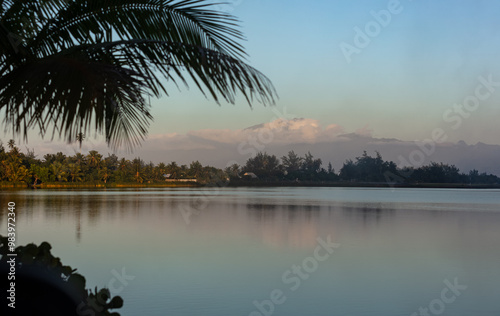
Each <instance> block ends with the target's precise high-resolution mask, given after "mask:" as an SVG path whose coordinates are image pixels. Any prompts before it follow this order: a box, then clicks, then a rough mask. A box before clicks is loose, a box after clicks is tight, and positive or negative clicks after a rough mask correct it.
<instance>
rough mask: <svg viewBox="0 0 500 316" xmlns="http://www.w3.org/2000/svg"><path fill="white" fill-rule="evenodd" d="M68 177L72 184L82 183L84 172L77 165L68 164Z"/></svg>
mask: <svg viewBox="0 0 500 316" xmlns="http://www.w3.org/2000/svg"><path fill="white" fill-rule="evenodd" d="M67 170H68V176H69V178H70V179H71V182H75V181H78V182H81V181H82V179H83V178H82V177H83V173H82V170H81V169H80V166H79V165H78V164H76V163H70V164H68V169H67Z"/></svg>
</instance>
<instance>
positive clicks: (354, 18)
mask: <svg viewBox="0 0 500 316" xmlns="http://www.w3.org/2000/svg"><path fill="white" fill-rule="evenodd" d="M210 2H213V3H215V2H218V1H210ZM217 9H220V10H223V11H226V12H230V13H231V14H233V15H235V16H236V17H237V18H238V19H239V20H240V21H241V30H242V31H243V33H244V34H245V35H246V38H247V40H246V41H245V42H244V43H243V44H244V46H245V48H246V50H247V52H248V54H249V57H248V62H249V63H250V64H251V65H252V66H254V67H256V68H257V69H259V70H260V71H262V72H263V73H264V74H265V75H267V76H268V77H269V78H270V79H271V80H272V82H273V83H274V85H275V87H276V89H277V91H278V94H279V100H278V101H277V103H276V105H275V106H274V107H269V106H268V107H265V106H263V105H261V104H259V103H255V104H253V105H252V107H250V106H249V105H248V103H246V101H245V100H244V98H243V97H240V98H239V99H238V100H237V102H236V104H235V105H232V104H227V103H221V104H220V105H217V104H216V102H215V101H214V100H212V99H210V98H206V97H204V96H203V95H202V94H201V93H200V92H199V91H198V90H197V89H196V88H195V87H194V86H193V87H191V88H190V89H187V88H185V87H180V91H179V90H178V89H177V88H176V87H174V86H172V87H170V90H169V95H168V96H165V95H164V96H162V97H161V98H159V99H155V100H152V109H151V112H152V114H153V117H154V122H153V124H152V125H151V128H150V130H149V132H150V139H149V140H146V142H145V143H144V148H143V149H139V150H137V151H136V152H135V153H134V155H135V156H137V155H142V154H145V155H146V154H147V153H146V152H145V150H146V149H147V148H149V147H151V146H149V147H148V142H151V140H158V139H163V138H176V137H177V138H178V141H179V142H182V140H183V139H185V137H186V135H187V136H189V135H191V136H192V135H197V136H198V137H202V138H203V137H204V135H214V134H215V135H219V136H218V139H219V140H221V139H224V137H226V138H228V139H231V137H232V136H231V135H235V134H238V133H241V131H242V130H245V128H248V127H251V126H255V125H259V124H265V123H269V122H273V121H276V120H277V119H290V118H303V119H304V120H303V121H301V123H300V124H299V125H300V126H299V125H297V126H295V127H294V128H297V129H299V130H301V131H302V132H303V133H305V134H307V133H309V138H308V141H310V142H315V141H318V142H319V141H320V139H318V140H316V139H315V137H320V138H321V137H323V138H321V140H323V141H324V134H325V133H329V132H331V135H334V136H335V135H341V134H342V133H346V134H347V133H358V134H362V135H369V136H371V137H374V138H397V139H400V140H403V141H415V140H424V139H427V138H429V137H431V136H432V133H433V131H434V130H435V129H436V128H441V129H443V130H444V131H445V132H446V135H447V136H448V137H447V140H448V141H450V142H458V141H461V140H463V141H465V142H466V143H467V144H476V143H478V142H483V143H488V144H495V145H500V138H499V137H498V135H500V124H498V122H497V121H498V118H500V60H499V56H500V20H499V19H498V14H499V13H500V2H499V1H495V0H489V1H488V0H483V1H481V0H468V1H451V0H401V1H397V0H356V1H354V0H351V1H348V0H342V1H341V0H315V1H306V0H286V1H285V0H228V1H227V4H225V5H217ZM496 82H498V83H496ZM476 101H477V102H476ZM464 102H465V103H464ZM467 102H468V103H467ZM464 105H465V106H464ZM308 124H309V125H308ZM314 130H319V131H320V132H318V133H316V134H315V133H314V132H311V131H314ZM305 134H304V135H305ZM9 136H10V135H4V137H3V139H7V138H9ZM88 136H90V137H88V138H87V144H86V146H87V147H88V148H90V147H92V146H100V144H101V140H100V139H99V138H97V139H94V138H93V137H92V135H88ZM207 137H209V136H207ZM210 137H211V136H210ZM224 141H225V140H224ZM302 141H303V140H302ZM238 142H240V143H241V139H239V140H236V139H235V140H234V144H235V148H236V147H237V145H238ZM290 143H293V139H291V140H290ZM20 144H21V146H22V147H24V146H27V147H30V148H35V150H38V151H41V152H42V153H43V152H44V151H51V150H52V149H55V148H57V149H59V148H61V146H62V145H61V144H63V143H62V142H59V141H58V140H57V139H56V140H54V141H51V140H50V137H49V138H46V139H45V140H43V141H41V140H40V139H39V137H38V136H37V135H36V132H33V133H32V134H31V135H30V140H29V142H28V144H24V143H23V142H20ZM169 144H170V143H163V144H157V146H160V149H161V146H168V145H169ZM266 145H267V146H268V147H269V146H272V142H271V143H269V144H266ZM65 146H67V148H68V149H71V150H74V148H75V146H74V145H71V146H69V145H65ZM51 148H52V149H51ZM259 148H260V147H259ZM168 149H169V148H165V150H168ZM191 149H193V148H190V147H189V146H188V144H186V145H185V146H184V149H183V150H185V157H186V158H185V159H186V160H189V161H191V160H196V159H198V157H192V156H190V155H193V152H190V150H191ZM264 149H266V148H264ZM179 150H180V149H179ZM109 151H111V150H109ZM149 157H152V158H151V159H152V160H156V161H159V160H162V159H163V158H164V157H161V156H154V155H149ZM221 159H222V158H221ZM167 160H168V159H167Z"/></svg>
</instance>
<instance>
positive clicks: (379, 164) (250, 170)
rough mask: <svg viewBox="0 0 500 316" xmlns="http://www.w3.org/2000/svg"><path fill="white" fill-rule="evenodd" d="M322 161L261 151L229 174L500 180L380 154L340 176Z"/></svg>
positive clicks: (351, 164)
mask: <svg viewBox="0 0 500 316" xmlns="http://www.w3.org/2000/svg"><path fill="white" fill-rule="evenodd" d="M322 165H323V164H322V161H321V159H319V158H314V156H313V155H312V154H311V153H310V152H308V153H307V154H306V155H305V156H304V157H300V156H299V155H297V154H296V153H295V152H294V151H290V152H289V153H288V154H287V155H285V156H283V157H281V159H279V158H278V157H276V156H275V155H269V154H267V153H265V152H264V153H263V152H260V153H258V154H257V155H256V156H255V157H253V158H250V159H248V161H247V162H246V164H245V165H244V166H242V167H241V169H240V171H241V173H237V171H238V168H237V166H233V167H232V168H231V169H230V170H226V172H227V173H228V174H229V175H230V176H231V177H233V178H237V177H238V176H239V175H240V174H243V175H245V174H246V177H247V178H252V177H253V175H255V176H257V177H258V178H260V179H264V180H271V181H279V180H287V181H324V182H357V183H403V184H404V183H407V184H418V183H450V184H452V183H456V184H458V183H463V184H499V183H500V178H499V177H497V176H496V175H493V174H487V173H484V172H483V173H479V171H477V170H471V171H470V172H469V173H462V172H460V170H459V169H458V168H457V167H456V166H455V165H449V164H445V163H436V162H431V163H430V164H428V165H424V166H421V167H402V168H399V167H398V166H397V165H396V163H394V162H393V161H385V160H383V159H382V156H381V155H380V153H379V152H376V155H375V157H372V156H370V155H368V154H367V152H366V151H364V152H363V154H362V155H361V156H359V157H356V158H355V159H354V160H352V159H349V160H347V161H345V162H344V164H343V166H342V168H341V169H340V170H339V172H338V173H336V172H335V170H334V169H333V168H332V164H331V162H329V163H328V165H327V167H326V169H325V168H324V167H322Z"/></svg>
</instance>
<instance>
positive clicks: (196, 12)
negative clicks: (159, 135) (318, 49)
mask: <svg viewBox="0 0 500 316" xmlns="http://www.w3.org/2000/svg"><path fill="white" fill-rule="evenodd" d="M211 6H213V4H210V3H207V1H204V0H37V1H36V0H0V110H1V109H3V110H5V114H6V115H5V121H4V123H5V124H6V128H12V129H13V131H14V132H15V133H18V134H23V135H24V137H25V138H27V132H28V130H29V129H31V128H33V127H38V128H39V129H40V132H41V134H42V135H45V134H46V133H47V132H48V127H49V126H53V130H52V137H53V136H54V135H56V134H58V135H59V136H62V137H64V138H65V139H66V140H67V141H69V142H71V141H73V139H74V137H75V135H78V134H79V133H85V132H87V131H89V130H90V129H92V130H93V129H95V130H97V131H98V132H100V133H104V134H105V136H106V140H107V142H108V144H109V145H110V146H112V147H114V148H116V147H119V146H122V145H127V146H128V147H129V148H132V147H134V146H135V145H137V144H138V143H139V142H140V141H141V140H142V139H144V137H145V135H146V134H147V129H148V126H149V123H150V121H151V120H152V116H151V114H150V112H149V107H150V105H149V103H148V102H147V99H148V96H155V97H159V96H160V94H161V93H162V92H163V93H165V94H168V92H167V89H166V87H165V79H166V80H167V81H169V82H172V83H173V84H174V85H178V83H183V84H185V85H187V82H188V81H187V80H188V78H190V79H191V80H192V82H194V84H195V85H196V86H197V87H198V88H199V89H200V90H201V91H202V93H203V94H205V95H207V96H211V97H213V99H214V100H215V101H216V102H219V101H220V100H221V99H222V100H225V101H227V102H230V103H234V102H235V97H236V95H237V94H238V93H241V94H242V95H243V96H244V97H245V98H246V100H247V101H248V102H249V103H250V104H251V103H252V102H253V101H254V100H257V101H258V102H261V103H263V104H264V105H266V104H272V103H274V100H275V96H276V92H275V90H274V87H273V85H272V83H271V82H270V80H269V79H268V78H267V77H266V76H264V75H263V74H262V73H260V72H259V71H258V70H256V69H255V68H253V67H251V66H250V65H248V64H247V63H246V61H245V58H246V54H245V52H244V49H243V47H242V46H241V44H240V43H239V42H240V41H241V40H243V39H244V38H243V35H242V33H241V32H240V31H239V30H238V21H237V20H236V19H235V18H234V17H232V16H231V15H228V14H226V13H222V12H217V11H215V10H212V9H211Z"/></svg>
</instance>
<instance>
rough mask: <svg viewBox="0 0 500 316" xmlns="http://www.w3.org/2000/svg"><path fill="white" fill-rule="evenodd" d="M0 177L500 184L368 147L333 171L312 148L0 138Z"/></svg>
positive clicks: (71, 180) (97, 181)
mask: <svg viewBox="0 0 500 316" xmlns="http://www.w3.org/2000/svg"><path fill="white" fill-rule="evenodd" d="M0 166H1V168H0V181H1V182H3V183H14V184H22V183H24V184H29V185H40V184H48V183H75V184H77V183H91V184H112V183H117V184H159V183H165V181H167V180H168V181H175V180H181V179H183V180H185V179H191V180H196V181H197V182H198V183H201V184H214V183H217V184H220V183H227V181H228V180H229V181H233V182H236V183H238V182H240V183H245V182H249V181H261V182H262V181H263V182H273V183H276V182H285V183H286V182H305V183H308V182H324V183H330V182H350V183H395V182H396V183H409V184H418V183H450V184H451V183H457V184H459V183H462V184H499V183H500V178H499V177H497V176H496V175H493V174H486V173H484V172H483V173H479V171H477V170H472V171H470V172H469V173H462V172H460V170H459V169H458V168H457V167H456V166H454V165H449V164H444V163H435V162H431V163H430V164H428V165H425V166H421V167H418V168H416V167H403V168H399V167H398V166H397V165H396V163H394V162H393V161H385V160H384V159H382V156H381V155H380V153H378V152H376V155H375V157H372V156H370V155H368V154H367V152H366V151H365V152H364V153H363V154H362V155H361V156H359V157H356V158H355V159H354V160H352V159H349V160H347V161H345V162H344V164H343V166H342V168H341V169H340V170H339V172H335V170H334V168H333V167H332V164H331V162H329V163H328V165H327V166H326V168H325V167H323V162H322V160H321V159H319V158H315V157H314V156H313V155H312V154H311V153H310V152H308V153H307V154H305V155H304V156H303V157H302V156H299V155H298V154H296V153H295V152H294V151H290V152H288V154H287V155H285V156H282V157H281V158H278V157H277V156H275V155H270V154H268V153H266V152H259V153H258V154H256V155H255V156H254V157H251V158H249V159H248V160H247V161H246V163H245V164H244V165H238V164H233V165H231V166H228V167H226V168H225V169H219V168H215V167H211V166H203V165H202V164H201V163H200V162H199V161H193V162H192V163H191V164H190V165H189V166H188V165H178V164H177V163H176V162H174V161H172V162H170V163H168V164H166V163H163V162H161V163H159V164H154V163H153V162H149V163H146V162H144V161H143V160H142V159H140V158H134V159H132V160H128V159H125V158H119V157H118V156H116V155H115V154H108V156H107V157H104V156H103V155H102V154H100V153H99V152H97V151H95V150H91V151H89V152H88V153H87V154H85V155H84V154H82V153H75V154H74V155H72V156H67V155H65V154H63V153H62V152H58V153H55V154H46V155H44V156H43V159H38V158H37V156H36V155H35V152H34V151H33V150H29V149H28V150H27V152H26V153H23V152H21V151H20V149H19V147H17V146H16V144H15V141H14V140H9V141H8V143H7V148H5V146H4V145H3V143H2V142H1V141H0Z"/></svg>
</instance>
